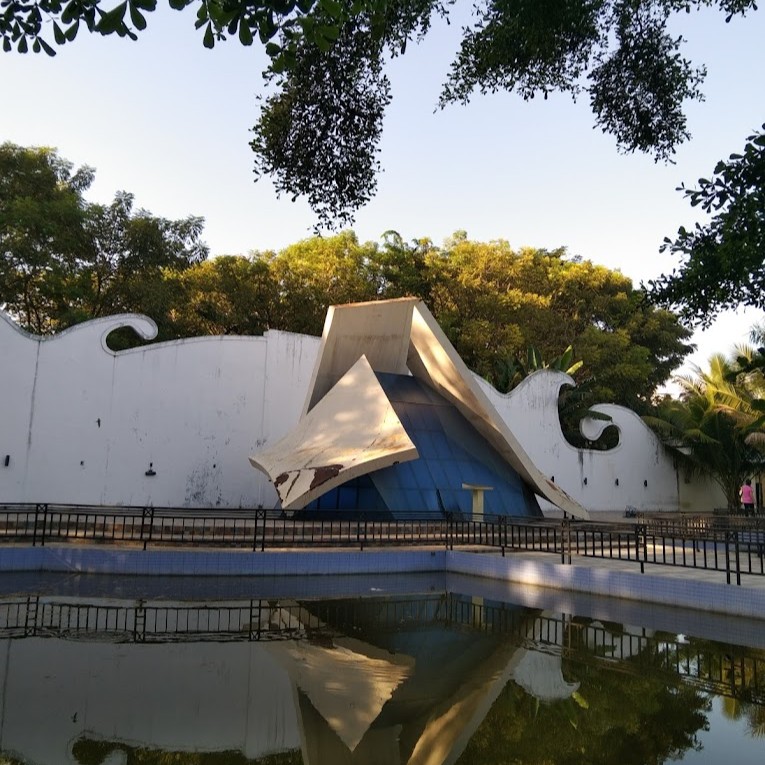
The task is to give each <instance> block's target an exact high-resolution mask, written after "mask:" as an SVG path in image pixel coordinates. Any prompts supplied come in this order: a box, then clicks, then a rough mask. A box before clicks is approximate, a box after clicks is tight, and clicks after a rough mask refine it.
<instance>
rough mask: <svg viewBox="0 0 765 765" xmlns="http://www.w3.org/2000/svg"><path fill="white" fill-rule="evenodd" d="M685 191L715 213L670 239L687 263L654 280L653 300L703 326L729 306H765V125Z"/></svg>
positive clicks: (667, 241) (668, 242)
mask: <svg viewBox="0 0 765 765" xmlns="http://www.w3.org/2000/svg"><path fill="white" fill-rule="evenodd" d="M679 190H680V191H682V192H683V194H684V195H685V197H686V198H687V199H688V200H689V201H690V203H691V205H692V206H693V207H701V209H702V210H703V211H704V212H705V213H709V214H710V216H711V218H710V220H709V221H707V222H704V223H697V224H696V225H695V227H694V228H692V229H686V228H685V227H684V226H682V227H680V229H679V230H678V232H677V236H676V237H675V239H674V240H673V239H670V238H669V237H667V238H666V239H665V240H664V249H665V250H669V251H670V252H672V253H673V254H676V255H678V256H679V257H681V258H682V259H683V262H682V264H681V266H680V268H679V269H676V270H674V271H673V272H672V273H671V274H669V275H662V276H660V277H659V278H658V279H656V280H653V281H650V282H649V294H650V296H651V299H652V300H654V301H655V302H657V303H659V304H660V305H666V306H668V307H672V308H676V309H678V310H679V311H680V313H681V315H682V316H683V318H685V319H686V320H687V321H689V322H696V323H701V324H703V325H709V323H710V322H711V321H712V319H713V318H714V316H715V315H716V314H717V313H719V312H720V311H721V310H723V309H726V308H736V307H737V306H739V305H745V306H752V307H754V308H760V309H765V125H763V126H762V130H761V131H760V132H757V133H754V134H753V135H750V136H749V138H747V141H746V145H745V146H744V150H743V153H741V154H738V153H736V154H731V155H730V157H729V158H728V159H727V160H721V161H720V162H718V163H717V165H716V166H715V169H714V174H713V175H712V176H711V177H710V178H701V179H700V180H699V182H698V187H697V188H691V189H687V188H685V187H684V186H681V187H680V189H679Z"/></svg>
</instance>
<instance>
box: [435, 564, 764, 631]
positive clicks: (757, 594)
mask: <svg viewBox="0 0 765 765" xmlns="http://www.w3.org/2000/svg"><path fill="white" fill-rule="evenodd" d="M447 567H448V571H449V572H453V573H459V574H469V575H471V576H482V577H488V578H490V579H501V580H504V581H507V582H516V583H519V584H527V585H534V586H537V587H550V588H554V589H558V590H569V591H573V592H586V593H589V594H591V595H599V596H605V597H611V598H621V599H625V600H637V601H643V602H648V603H660V604H662V605H666V606H677V607H682V608H693V609H698V610H701V611H707V612H711V613H724V614H730V615H732V616H744V617H750V618H755V619H765V590H760V589H754V588H751V587H743V586H737V585H729V584H725V583H722V584H718V583H716V582H704V581H699V580H698V579H694V578H693V572H692V571H689V576H688V577H685V578H677V577H669V576H658V575H655V574H641V573H639V571H635V573H631V572H626V571H614V570H610V569H607V568H598V567H588V566H577V565H576V564H573V565H564V564H562V563H546V562H542V561H533V560H527V559H523V558H520V557H519V558H515V557H513V556H507V557H505V558H500V557H496V556H493V555H475V554H471V553H465V552H459V551H453V552H449V553H447Z"/></svg>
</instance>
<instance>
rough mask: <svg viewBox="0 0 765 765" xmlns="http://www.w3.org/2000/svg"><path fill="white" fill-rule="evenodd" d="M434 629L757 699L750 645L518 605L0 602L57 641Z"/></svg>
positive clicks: (452, 599) (23, 626)
mask: <svg viewBox="0 0 765 765" xmlns="http://www.w3.org/2000/svg"><path fill="white" fill-rule="evenodd" d="M433 626H440V627H443V628H449V629H460V630H464V629H469V630H471V631H476V632H479V633H482V634H487V635H496V636H501V637H505V638H507V639H509V640H511V641H513V642H515V643H517V644H518V645H519V646H520V647H524V648H527V649H530V650H535V651H544V652H546V653H553V654H555V655H559V656H561V657H563V658H565V659H570V660H572V661H575V662H577V663H581V662H585V663H587V662H594V663H596V664H602V663H608V664H613V665H614V666H615V668H618V669H619V670H621V671H625V672H634V673H640V672H642V671H644V670H645V668H646V666H651V667H652V668H653V669H655V670H660V671H665V672H669V673H671V674H673V675H676V676H679V677H681V678H683V679H685V680H688V681H690V682H691V683H693V684H694V685H695V686H697V687H700V688H702V689H704V690H707V691H709V692H713V693H716V694H720V695H726V696H734V697H737V698H746V700H747V701H751V702H754V703H757V704H760V705H765V653H763V652H762V651H757V650H756V649H748V648H744V647H740V646H734V645H728V644H720V643H715V642H711V641H697V640H694V639H693V638H691V639H686V638H677V637H675V636H667V635H653V634H649V633H645V632H643V631H641V632H639V633H637V632H631V631H629V630H625V629H623V628H622V627H621V626H620V625H613V624H610V623H609V624H607V625H604V624H602V623H600V622H593V621H591V620H581V619H577V618H572V617H570V616H567V615H565V614H557V615H549V614H539V613H538V612H535V611H531V610H529V609H525V608H517V607H513V606H507V605H503V604H497V603H486V602H480V601H475V600H472V599H470V598H466V597H464V596H460V595H456V594H451V593H439V594H432V595H428V596H420V595H418V596H416V597H397V598H370V599H366V598H365V599H362V600H358V599H354V600H331V601H305V602H298V601H294V600H289V601H277V600H248V601H242V602H233V603H213V604H205V605H199V604H189V605H184V604H173V605H148V604H145V603H142V602H138V603H136V604H129V605H127V604H124V605H115V604H102V603H77V602H74V603H72V602H61V601H57V600H52V599H50V598H45V597H40V596H29V597H23V598H9V599H5V600H2V601H0V638H12V639H13V638H15V639H18V638H25V637H58V638H65V639H70V640H99V641H105V642H136V643H149V642H152V643H158V642H162V643H170V642H209V641H212V642H224V641H269V640H285V639H289V640H308V641H311V642H315V643H320V644H326V645H331V642H332V640H333V639H334V638H337V637H339V636H341V635H352V636H354V637H357V638H361V639H368V640H370V641H371V642H374V639H375V636H379V635H381V634H383V633H391V632H400V631H406V630H417V629H421V628H429V627H433Z"/></svg>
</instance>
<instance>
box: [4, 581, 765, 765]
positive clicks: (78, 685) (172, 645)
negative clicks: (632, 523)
mask: <svg viewBox="0 0 765 765" xmlns="http://www.w3.org/2000/svg"><path fill="white" fill-rule="evenodd" d="M715 699H720V701H719V705H718V706H719V707H720V709H721V710H722V711H721V713H720V714H718V713H717V712H716V711H715V709H713V702H715ZM715 703H717V702H715ZM763 709H765V651H763V650H761V649H752V648H746V647H743V646H735V645H731V644H728V643H726V644H722V643H717V642H714V641H712V640H709V639H703V640H702V639H695V638H688V637H685V636H678V635H675V634H669V633H662V632H657V631H654V630H652V629H650V625H646V626H645V627H643V626H640V627H631V626H626V625H622V624H618V623H613V622H605V621H594V620H593V619H592V618H586V617H584V616H572V615H569V614H564V613H559V612H557V611H549V610H541V609H538V608H529V607H525V606H519V605H513V604H509V603H503V602H499V601H496V600H488V599H484V598H482V597H476V596H471V595H462V594H455V593H450V592H446V591H444V592H430V593H428V594H425V595H421V594H417V595H401V594H399V595H395V596H385V597H383V596H377V597H373V598H359V597H353V598H336V599H324V600H312V599H306V600H303V599H298V598H258V599H248V600H244V599H241V598H236V599H232V600H216V601H206V602H203V603H198V602H197V603H192V602H186V601H174V602H173V601H167V600H159V599H157V600H144V599H137V600H136V599H120V598H115V597H114V596H111V597H96V596H93V595H88V596H87V597H86V596H80V597H73V596H72V595H71V594H68V595H56V594H46V595H44V596H43V595H39V594H29V595H22V596H19V595H13V596H12V595H7V596H5V597H3V598H2V599H0V753H2V754H0V763H6V762H7V763H12V764H13V765H15V764H16V763H35V764H38V765H54V764H55V765H57V764H58V763H70V765H139V764H140V765H171V764H172V765H240V764H242V765H244V764H245V763H248V764H253V763H258V764H259V765H297V764H298V763H302V764H303V765H346V764H347V765H451V764H457V765H479V764H480V765H491V764H492V763H497V764H499V763H523V764H524V765H545V764H546V763H555V764H556V765H568V764H569V763H570V764H571V765H573V764H574V763H577V764H578V763H591V764H592V765H601V764H602V765H610V763H614V762H619V763H627V764H628V765H629V764H630V763H634V765H648V764H649V763H650V764H653V763H662V762H665V761H667V760H668V759H677V758H680V757H683V758H684V759H685V760H686V761H693V762H710V763H711V762H713V760H705V759H704V756H705V751H706V750H711V749H713V748H714V744H713V738H710V736H712V734H713V733H714V730H712V731H710V724H711V723H710V721H711V720H713V719H714V721H715V723H714V726H713V728H717V727H718V725H719V726H722V727H724V726H725V725H729V726H731V725H736V726H738V728H736V730H739V729H740V730H742V731H744V734H746V733H748V738H747V742H748V743H747V746H749V747H750V749H752V751H753V752H754V754H753V757H754V759H752V760H751V762H761V761H762V760H763V759H764V758H765V738H762V736H763V732H764V731H765V715H764V714H763ZM758 736H759V738H757V737H758ZM742 751H743V750H741V748H740V747H739V748H738V749H737V751H736V755H737V762H739V763H742V765H743V763H745V762H747V760H746V753H744V755H743V759H742ZM747 751H749V750H747ZM694 758H701V759H694Z"/></svg>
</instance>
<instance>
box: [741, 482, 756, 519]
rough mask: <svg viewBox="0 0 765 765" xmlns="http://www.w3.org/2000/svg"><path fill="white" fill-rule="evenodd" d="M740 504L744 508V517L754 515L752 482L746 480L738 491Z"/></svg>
mask: <svg viewBox="0 0 765 765" xmlns="http://www.w3.org/2000/svg"><path fill="white" fill-rule="evenodd" d="M739 495H740V496H741V504H742V505H743V506H744V515H754V489H753V488H752V482H751V481H750V480H749V479H748V478H747V479H746V481H744V485H743V486H742V487H741V490H740V491H739Z"/></svg>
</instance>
